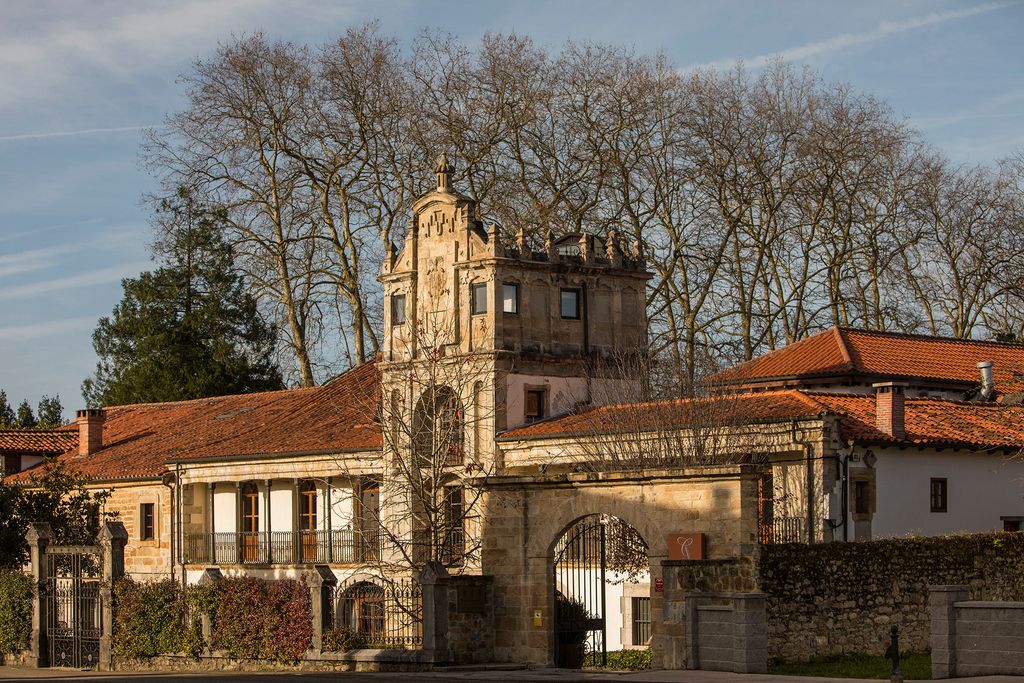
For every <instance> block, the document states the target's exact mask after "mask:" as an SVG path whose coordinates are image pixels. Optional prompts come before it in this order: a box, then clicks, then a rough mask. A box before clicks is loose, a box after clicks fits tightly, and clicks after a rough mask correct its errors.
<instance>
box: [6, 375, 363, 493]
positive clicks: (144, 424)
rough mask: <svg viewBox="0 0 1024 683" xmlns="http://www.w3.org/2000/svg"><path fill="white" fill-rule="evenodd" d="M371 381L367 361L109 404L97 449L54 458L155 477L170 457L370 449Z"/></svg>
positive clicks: (107, 472)
mask: <svg viewBox="0 0 1024 683" xmlns="http://www.w3.org/2000/svg"><path fill="white" fill-rule="evenodd" d="M379 387H380V375H379V373H378V371H377V368H376V365H375V364H374V363H372V362H371V363H366V364H364V365H361V366H359V367H357V368H354V369H353V370H350V371H348V372H346V373H345V374H343V375H341V376H339V377H337V378H336V379H334V380H332V381H330V382H328V383H326V384H324V385H323V386H319V387H309V388H303V389H286V390H283V391H269V392H262V393H255V394H239V395H235V396H216V397H212V398H201V399H195V400H191V401H178V402H174V403H143V404H136V405H126V406H115V407H111V408H107V409H106V420H105V421H104V424H103V444H104V447H103V449H102V450H100V451H99V452H97V453H94V454H92V455H89V456H84V457H82V456H79V455H78V454H77V446H76V449H75V450H74V451H73V452H69V453H66V454H65V455H63V456H61V457H62V458H63V459H66V460H67V462H68V463H69V464H70V465H72V466H74V467H75V468H76V469H78V470H79V471H80V472H81V473H82V474H83V475H84V476H86V477H89V478H91V479H96V480H116V479H140V478H155V477H158V476H160V474H161V473H163V472H164V471H166V469H167V465H168V463H173V462H177V461H191V460H203V459H211V458H231V457H244V456H260V455H274V454H281V455H285V454H295V453H312V452H342V451H353V450H377V449H379V448H380V447H381V432H380V426H379V425H378V424H377V423H376V422H375V421H374V418H375V415H376V411H377V404H378V400H379V391H380V388H379ZM31 472H32V470H27V471H26V472H24V473H21V474H19V475H14V476H15V477H16V478H17V477H27V476H29V475H30V473H31Z"/></svg>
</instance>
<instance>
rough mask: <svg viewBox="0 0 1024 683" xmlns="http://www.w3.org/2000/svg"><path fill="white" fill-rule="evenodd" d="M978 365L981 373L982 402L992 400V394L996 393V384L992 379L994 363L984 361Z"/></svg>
mask: <svg viewBox="0 0 1024 683" xmlns="http://www.w3.org/2000/svg"><path fill="white" fill-rule="evenodd" d="M977 365H978V370H979V372H980V373H981V395H980V398H981V400H982V401H988V400H991V399H992V394H994V393H995V391H996V383H995V380H994V379H993V378H992V365H993V362H992V361H990V360H983V361H981V362H980V363H978V364H977Z"/></svg>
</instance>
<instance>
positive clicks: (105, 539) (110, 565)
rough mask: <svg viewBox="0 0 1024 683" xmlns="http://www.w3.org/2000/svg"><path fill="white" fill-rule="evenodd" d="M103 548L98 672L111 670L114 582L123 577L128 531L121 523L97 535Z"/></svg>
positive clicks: (105, 525)
mask: <svg viewBox="0 0 1024 683" xmlns="http://www.w3.org/2000/svg"><path fill="white" fill-rule="evenodd" d="M97 538H98V540H99V544H100V547H101V548H103V560H102V561H103V580H102V582H101V583H100V610H102V612H101V616H100V619H101V621H102V624H103V627H102V628H103V630H102V635H100V660H99V665H98V667H97V668H98V669H99V670H100V671H110V670H111V663H112V662H111V660H112V657H111V655H112V654H113V651H112V648H111V634H112V633H113V632H114V582H115V581H117V580H118V579H120V578H121V577H122V576H124V547H125V546H126V545H128V531H127V530H126V529H125V528H124V524H122V523H121V522H107V523H106V524H104V525H103V527H102V528H101V529H100V532H99V534H97Z"/></svg>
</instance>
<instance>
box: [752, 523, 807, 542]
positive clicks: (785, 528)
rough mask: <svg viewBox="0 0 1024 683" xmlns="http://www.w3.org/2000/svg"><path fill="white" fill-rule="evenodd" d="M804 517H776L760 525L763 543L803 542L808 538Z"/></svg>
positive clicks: (759, 538)
mask: <svg viewBox="0 0 1024 683" xmlns="http://www.w3.org/2000/svg"><path fill="white" fill-rule="evenodd" d="M804 529H805V527H804V518H803V517H775V518H774V519H770V520H768V521H767V522H762V523H760V524H759V525H758V529H757V531H758V534H757V535H758V540H759V541H760V543H761V545H774V544H776V543H803V542H805V541H806V540H807V533H806V532H805V531H804Z"/></svg>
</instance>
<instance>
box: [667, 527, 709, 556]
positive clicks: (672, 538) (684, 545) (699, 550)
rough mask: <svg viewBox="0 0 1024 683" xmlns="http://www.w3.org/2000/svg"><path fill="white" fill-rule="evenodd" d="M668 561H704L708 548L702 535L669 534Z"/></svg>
mask: <svg viewBox="0 0 1024 683" xmlns="http://www.w3.org/2000/svg"><path fill="white" fill-rule="evenodd" d="M667 539H668V559H670V560H703V559H704V551H705V548H706V546H707V543H706V539H705V537H704V534H702V533H693V534H669V535H668V536H667Z"/></svg>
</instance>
